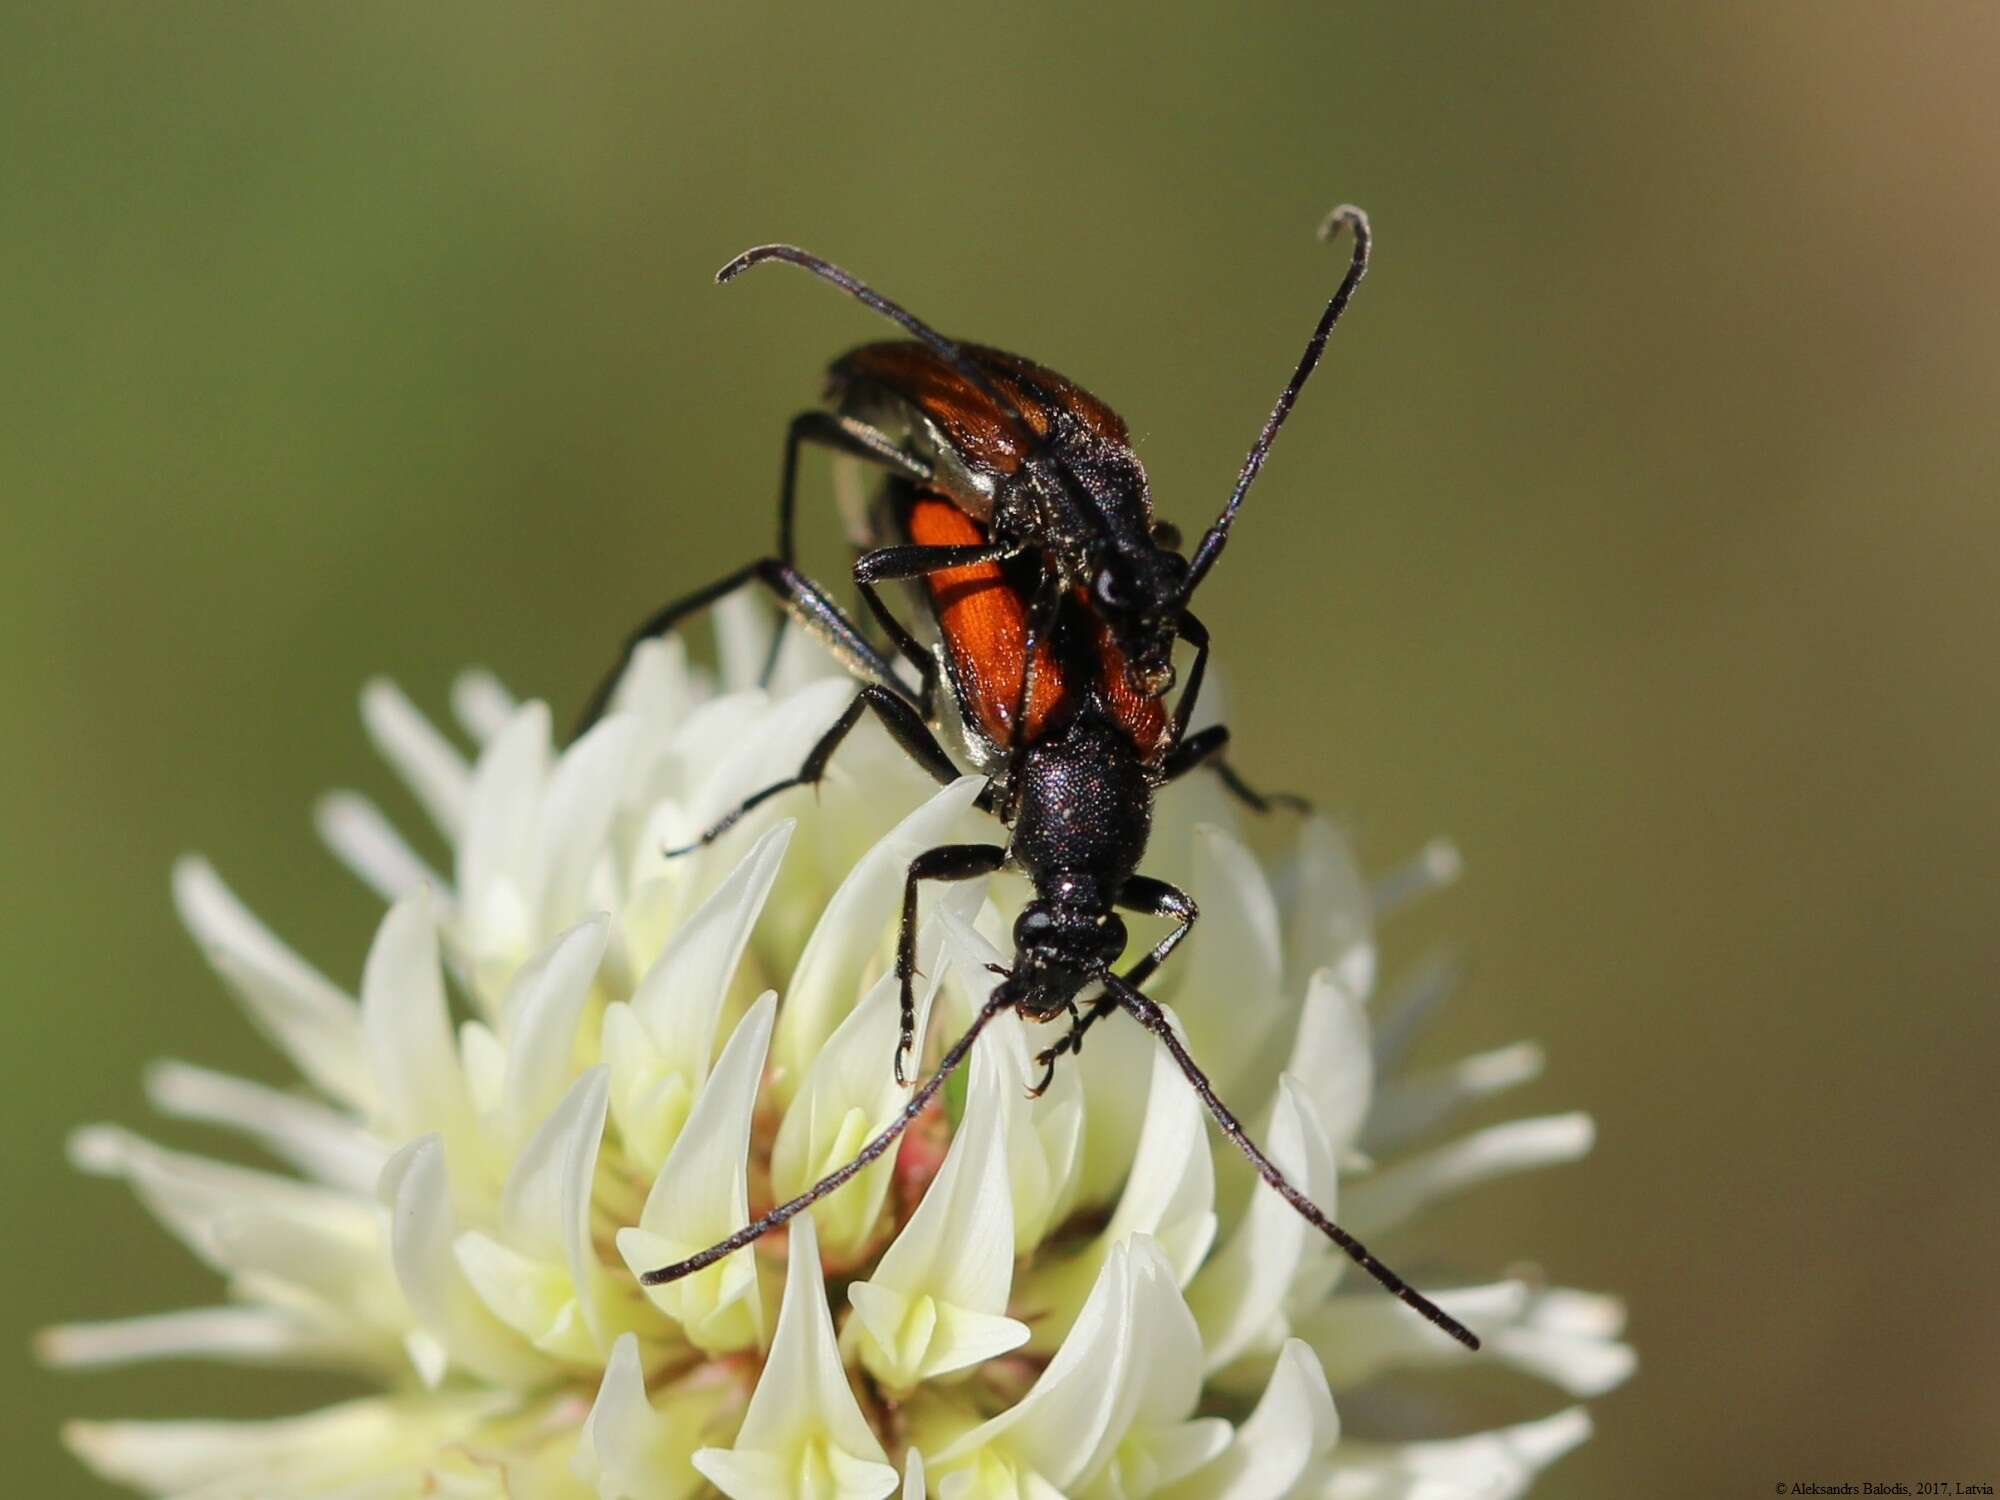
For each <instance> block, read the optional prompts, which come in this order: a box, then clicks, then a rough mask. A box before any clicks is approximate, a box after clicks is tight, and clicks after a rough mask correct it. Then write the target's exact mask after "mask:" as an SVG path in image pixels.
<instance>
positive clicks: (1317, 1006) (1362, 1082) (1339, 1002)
mask: <svg viewBox="0 0 2000 1500" xmlns="http://www.w3.org/2000/svg"><path fill="white" fill-rule="evenodd" d="M1285 1071H1286V1072H1287V1073H1289V1074H1291V1075H1292V1077H1293V1078H1294V1079H1295V1080H1297V1082H1298V1083H1299V1084H1300V1086H1301V1087H1303V1088H1304V1089H1305V1090H1306V1093H1307V1096H1308V1097H1309V1098H1310V1099H1311V1100H1312V1103H1313V1112H1314V1113H1315V1114H1316V1115H1317V1116H1318V1118H1319V1122H1320V1124H1321V1126H1322V1127H1323V1128H1324V1129H1325V1131H1326V1138H1327V1141H1328V1143H1329V1144H1330V1145H1331V1146H1332V1148H1333V1153H1334V1156H1335V1158H1336V1159H1338V1158H1340V1157H1342V1156H1344V1155H1345V1154H1346V1153H1347V1151H1348V1150H1349V1149H1350V1148H1351V1147H1352V1146H1353V1144H1354V1138H1355V1133H1356V1132H1357V1131H1358V1130H1359V1129H1360V1127H1361V1122H1362V1121H1363V1120H1364V1119H1367V1118H1369V1117H1370V1109H1369V1104H1370V1100H1371V1098H1372V1096H1373V1094H1374V1087H1375V1064H1374V1057H1373V1054H1372V1053H1371V1052H1370V1050H1369V1046H1368V1012H1367V1011H1366V1010H1365V1009H1363V1007H1362V997H1361V996H1360V995H1358V994H1356V993H1355V992H1354V991H1353V990H1351V989H1349V988H1348V987H1347V986H1346V984H1345V983H1343V982H1342V980H1341V978H1340V972H1339V971H1338V970H1337V969H1321V970H1320V971H1319V972H1318V973H1316V974H1314V975H1313V977H1312V981H1311V983H1310V984H1308V985H1307V986H1306V1000H1305V1004H1304V1006H1303V1007H1301V1009H1300V1011H1299V1029H1298V1033H1297V1035H1296V1036H1295V1037H1294V1038H1293V1040H1292V1055H1291V1059H1290V1061H1288V1062H1287V1063H1286V1064H1285Z"/></svg>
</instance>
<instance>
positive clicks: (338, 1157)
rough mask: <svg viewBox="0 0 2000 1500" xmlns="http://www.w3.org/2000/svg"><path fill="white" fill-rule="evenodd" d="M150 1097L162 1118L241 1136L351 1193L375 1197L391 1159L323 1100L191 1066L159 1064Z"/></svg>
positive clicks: (152, 1071) (150, 1073)
mask: <svg viewBox="0 0 2000 1500" xmlns="http://www.w3.org/2000/svg"><path fill="white" fill-rule="evenodd" d="M146 1095H147V1097H148V1098H149V1099H151V1100H152V1101H153V1106H154V1108H156V1109H158V1110H159V1111H160V1112H161V1113H162V1114H166V1115H171V1116H174V1117H175V1118H177V1119H182V1120H199V1121H202V1122H203V1123H205V1124H209V1125H219V1126H222V1127H223V1128H225V1129H229V1130H238V1131H241V1132H243V1133H244V1134H245V1135H248V1136H250V1137H251V1138H253V1139H254V1140H256V1141H257V1142H258V1144H260V1145H262V1146H263V1147H264V1149H265V1150H267V1151H269V1152H271V1153H272V1154H273V1155H275V1156H277V1157H280V1158H281V1159H283V1160H285V1161H288V1162H290V1163H291V1164H292V1165H293V1166H295V1167H297V1168H298V1169H299V1170H300V1171H302V1172H304V1173H305V1174H306V1175H307V1176H309V1177H313V1178H317V1179H318V1180H319V1181H321V1182H324V1183H326V1184H328V1185H329V1186H331V1187H338V1188H344V1189H346V1190H347V1191H349V1192H353V1193H362V1194H367V1193H372V1192H373V1191H374V1188H375V1180H376V1178H378V1177H379V1176H381V1175H382V1164H383V1163H384V1162H386V1161H387V1160H388V1159H389V1152H388V1149H387V1148H386V1147H385V1146H384V1145H383V1144H382V1143H381V1142H380V1141H379V1140H377V1139H376V1138H375V1137H374V1136H371V1135H370V1134H368V1132H367V1131H365V1130H363V1129H362V1128H361V1127H360V1126H359V1125H357V1124H356V1123H355V1122H354V1121H353V1120H351V1119H349V1118H348V1117H347V1116H345V1115H342V1114H340V1113H339V1112H337V1111H335V1110H332V1109H329V1108H328V1107H327V1106H326V1105H324V1104H321V1103H319V1102H318V1101H317V1100H314V1099H308V1098H305V1097H303V1096H301V1095H297V1094H284V1093H280V1092H279V1091H278V1090H276V1089H274V1088H270V1087H268V1086H266V1085H264V1084H261V1083H251V1082H250V1081H249V1080H247V1079H243V1078H231V1077H229V1076H228V1075H227V1074H224V1073H214V1072H210V1071H209V1070H208V1069H207V1068H197V1067H194V1066H193V1065H191V1064H189V1063H182V1062H158V1063H154V1064H153V1065H152V1066H150V1067H149V1068H148V1069H147V1070H146Z"/></svg>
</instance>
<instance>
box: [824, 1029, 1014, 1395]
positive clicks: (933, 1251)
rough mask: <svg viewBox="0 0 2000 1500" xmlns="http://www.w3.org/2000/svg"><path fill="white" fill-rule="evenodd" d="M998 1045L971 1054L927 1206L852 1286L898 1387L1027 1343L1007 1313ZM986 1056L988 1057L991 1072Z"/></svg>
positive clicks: (869, 1347)
mask: <svg viewBox="0 0 2000 1500" xmlns="http://www.w3.org/2000/svg"><path fill="white" fill-rule="evenodd" d="M989 1036H990V1034H989ZM993 1045H994V1044H993V1043H992V1042H991V1041H990V1040H989V1037H982V1038H981V1039H980V1040H979V1042H978V1043H977V1044H976V1045H975V1047H974V1071H973V1078H972V1087H971V1091H970V1093H969V1095H968V1097H967V1101H966V1107H965V1115H964V1117H963V1119H962V1120H961V1121H960V1123H959V1127H958V1129H957V1130H956V1131H955V1132H954V1133H953V1135H952V1138H951V1148H950V1150H949V1151H948V1152H947V1153H946V1155H945V1159H944V1164H943V1165H942V1166H941V1167H939V1168H938V1172H937V1175H936V1176H935V1177H934V1178H932V1179H931V1183H930V1186H929V1187H928V1188H927V1189H926V1190H925V1192H924V1196H923V1201H922V1202H920V1203H919V1204H918V1205H917V1210H916V1212H915V1213H914V1214H912V1215H911V1216H910V1220H909V1222H908V1223H907V1224H905V1225H904V1226H903V1230H902V1233H900V1234H899V1235H897V1236H896V1239H895V1241H894V1242H893V1243H892V1244H891V1245H890V1246H889V1248H888V1249H887V1250H886V1251H885V1252H883V1255H882V1258H881V1260H880V1261H879V1262H877V1264H876V1267H875V1270H874V1273H873V1275H871V1276H870V1277H869V1278H868V1279H867V1280H865V1281H857V1282H855V1283H854V1284H853V1285H852V1286H850V1287H849V1288H848V1292H847V1295H848V1300H849V1301H851V1302H852V1303H853V1304H854V1310H855V1313H856V1316H857V1321H858V1323H859V1325H860V1327H861V1328H863V1329H865V1330H866V1333H867V1337H866V1338H864V1340H863V1342H862V1359H863V1361H864V1362H865V1363H866V1364H867V1365H868V1368H869V1369H870V1370H872V1371H873V1372H874V1373H875V1375H876V1377H877V1378H878V1379H880V1380H882V1381H883V1382H884V1383H885V1384H887V1385H888V1386H889V1387H890V1388H891V1389H892V1390H897V1391H903V1390H908V1389H909V1388H910V1387H911V1386H913V1385H915V1384H916V1383H917V1382H918V1381H920V1380H930V1379H933V1378H934V1377H936V1376H939V1375H943V1374H948V1373H949V1372H951V1371H953V1370H959V1369H963V1368H965V1367H966V1366H967V1365H972V1364H977V1363H979V1362H980V1361H982V1360H986V1359H991V1358H993V1357H994V1356H996V1355H999V1354H1004V1353H1006V1352H1007V1351H1008V1350H1009V1349H1012V1348H1015V1347H1017V1346H1018V1345H1020V1344H1021V1343H1023V1342H1025V1341H1026V1339H1027V1337H1028V1329H1027V1325H1026V1324H1024V1323H1017V1322H1015V1321H1014V1320H1013V1319H1012V1318H1009V1317H1006V1316H1005V1313H1006V1310H1007V1294H1008V1292H1009V1290H1010V1289H1011V1288H1012V1286H1013V1281H1014V1214H1013V1205H1012V1202H1011V1199H1010V1195H1009V1190H1008V1176H1007V1148H1006V1140H1005V1137H1004V1136H1003V1135H1002V1134H1001V1131H1000V1129H999V1123H1000V1108H1001V1106H1000V1100H999V1098H998V1091H999V1090H1000V1088H1001V1087H1002V1085H1001V1083H1000V1074H999V1072H998V1070H997V1069H996V1068H995V1067H993V1066H992V1065H991V1062H990V1051H991V1048H992V1046H993ZM981 1053H987V1054H989V1060H988V1066H986V1067H984V1068H981V1067H980V1066H979V1065H978V1064H979V1060H980V1054H981Z"/></svg>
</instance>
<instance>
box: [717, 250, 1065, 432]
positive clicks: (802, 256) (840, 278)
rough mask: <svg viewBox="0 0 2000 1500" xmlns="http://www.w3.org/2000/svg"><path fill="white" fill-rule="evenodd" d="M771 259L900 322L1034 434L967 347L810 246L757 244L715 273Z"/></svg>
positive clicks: (722, 280)
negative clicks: (968, 354) (801, 270)
mask: <svg viewBox="0 0 2000 1500" xmlns="http://www.w3.org/2000/svg"><path fill="white" fill-rule="evenodd" d="M769 260H781V261H784V262H785V263H786V264H787V265H793V266H800V267H802V268H804V269H805V270H808V271H810V272H812V273H813V275H815V276H817V277H819V278H820V279H821V280H822V281H830V282H832V283H833V284H834V285H835V286H837V287H839V288H840V289H841V290H842V291H844V292H846V293H847V294H848V295H849V296H851V297H853V298H854V299H855V300H856V301H858V302H860V303H862V304H863V305H865V306H867V307H871V308H873V309H874V310H875V311H876V312H878V313H880V314H882V316H883V317H885V318H888V319H889V320H890V321H891V322H894V323H896V324H898V325H899V326H900V327H902V328H903V330H904V331H905V332H908V333H910V334H913V335H915V336H916V337H917V338H918V339H920V340H922V341H923V342H924V343H925V344H927V345H928V346H929V347H930V348H931V349H932V350H933V351H934V352H935V353H936V354H937V355H938V356H939V357H940V358H942V359H944V360H946V361H948V362H949V363H950V365H951V367H952V368H953V369H954V370H956V371H958V373H959V374H961V375H963V376H964V377H965V378H966V379H967V380H969V381H971V382H972V384H973V385H974V386H975V387H977V388H978V390H979V392H980V394H981V395H983V396H986V397H987V398H988V399H989V400H992V401H994V402H997V403H998V404H999V405H1000V406H1001V407H1002V408H1004V409H1005V411H1006V413H1007V415H1008V416H1010V417H1012V418H1013V419H1014V420H1015V421H1016V422H1019V423H1020V424H1021V427H1022V430H1023V431H1024V432H1027V433H1029V434H1030V435H1032V434H1033V431H1034V429H1033V428H1032V427H1030V426H1029V425H1028V421H1027V418H1026V417H1024V416H1023V415H1022V414H1021V408H1020V407H1018V406H1016V405H1015V404H1014V403H1013V402H1012V401H1010V400H1008V399H1007V396H1006V395H1005V393H1003V392H1002V391H1000V390H998V389H997V388H996V387H995V386H994V384H993V382H992V381H991V380H989V379H988V378H987V377H986V373H985V372H984V371H983V370H981V369H980V368H979V366H977V365H975V364H974V363H973V362H972V361H971V360H969V359H967V358H966V356H965V351H964V350H963V349H961V348H959V347H958V345H957V344H956V343H954V342H953V341H952V340H950V339H948V338H946V337H945V336H944V335H943V334H941V333H939V332H938V331H937V330H936V329H935V328H933V327H931V325H930V324H928V323H926V322H925V321H924V320H923V319H922V318H920V317H918V316H917V315H916V314H915V313H913V312H911V311H909V310H908V309H907V308H905V307H903V306H902V305H901V304H900V303H896V302H891V301H890V300H889V299H888V298H887V297H885V296H883V295H882V294H881V293H880V292H878V291H876V290H875V288H873V287H872V286H870V285H869V284H868V283H867V282H865V281H863V280H862V279H861V278H860V277H858V276H856V275H854V274H853V273H852V272H849V271H844V270H842V269H841V268H840V267H839V266H836V265H835V264H834V263H833V262H832V261H830V260H823V259H821V258H820V257H819V256H817V255H814V254H813V253H812V252H811V251H809V250H801V249H800V248H799V247H798V246H797V245H757V246H753V247H752V248H751V249H748V250H745V251H744V252H743V253H742V254H741V255H739V256H737V257H736V259H734V260H732V261H731V262H730V263H729V264H728V265H726V266H724V267H723V268H722V269H721V270H720V271H717V272H716V273H715V280H716V284H717V285H718V286H727V285H728V284H729V283H730V282H732V281H734V280H735V279H736V278H737V277H738V276H741V275H742V274H743V273H744V272H745V271H747V270H749V269H750V268H751V267H752V266H761V265H762V264H764V262H765V261H769Z"/></svg>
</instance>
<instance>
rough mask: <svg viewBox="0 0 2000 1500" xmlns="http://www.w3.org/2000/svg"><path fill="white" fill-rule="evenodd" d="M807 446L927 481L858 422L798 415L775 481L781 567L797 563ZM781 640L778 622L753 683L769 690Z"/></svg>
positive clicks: (831, 415) (926, 468)
mask: <svg viewBox="0 0 2000 1500" xmlns="http://www.w3.org/2000/svg"><path fill="white" fill-rule="evenodd" d="M807 443H813V444H816V445H817V446H819V447H822V448H830V449H832V450H833V451H834V452H836V453H844V454H846V455H847V456H848V457H849V458H858V459H860V460H862V461H863V462H864V463H874V464H880V465H881V466H882V467H883V468H885V469H894V470H896V471H897V472H899V473H901V474H904V475H907V476H908V477H909V478H911V479H914V480H916V481H918V482H919V483H929V481H930V477H931V466H930V465H929V464H927V463H925V462H924V461H923V460H922V459H919V458H914V457H912V456H911V455H910V454H908V453H905V452H904V451H903V450H902V448H901V447H900V446H898V445H897V443H896V442H895V440H894V439H893V438H891V437H890V436H889V435H888V434H887V433H885V432H882V431H881V430H880V429H878V428H874V427H871V426H869V425H868V424H867V423H866V422H863V421H861V420H860V419H859V418H858V417H850V416H848V415H846V414H845V413H842V412H831V411H821V410H819V409H817V408H815V409H813V410H811V411H802V412H800V413H799V414H798V415H797V416H796V417H793V418H792V421H791V425H790V426H789V427H787V428H786V429H785V464H784V469H783V471H782V473H781V474H780V476H779V479H778V561H779V562H781V563H783V564H784V565H785V566H786V567H791V566H792V565H793V564H794V563H796V562H797V561H798V551H797V545H796V541H795V538H794V527H793V517H794V516H795V514H796V511H797V505H798V488H799V449H801V448H802V447H804V446H805V445H806V444H807ZM784 639H785V622H784V621H783V620H780V621H779V622H778V628H777V629H776V630H774V631H772V632H771V649H770V650H769V651H767V652H766V653H765V655H764V670H763V672H762V673H761V674H760V675H759V676H758V679H757V681H758V682H759V683H760V684H762V685H766V686H768V685H769V683H770V681H771V673H772V671H773V670H774V669H775V668H776V667H777V665H778V648H779V647H780V646H781V645H783V644H784Z"/></svg>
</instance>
